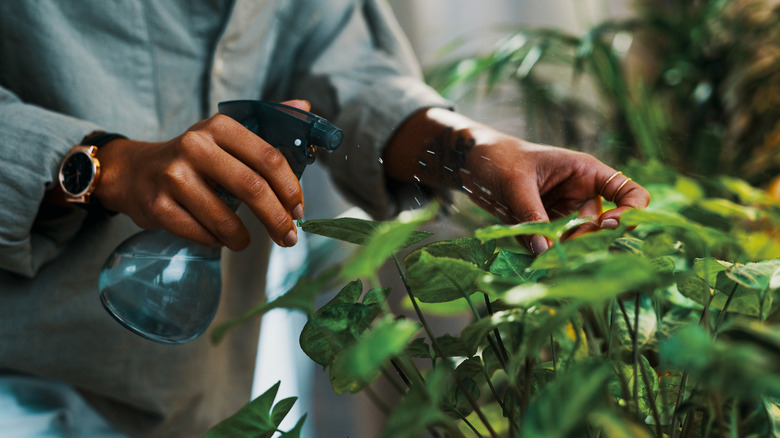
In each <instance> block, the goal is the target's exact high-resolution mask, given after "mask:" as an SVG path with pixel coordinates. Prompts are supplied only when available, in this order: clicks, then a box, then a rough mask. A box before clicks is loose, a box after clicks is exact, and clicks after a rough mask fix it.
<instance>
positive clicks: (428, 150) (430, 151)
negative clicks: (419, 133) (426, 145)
mask: <svg viewBox="0 0 780 438" xmlns="http://www.w3.org/2000/svg"><path fill="white" fill-rule="evenodd" d="M425 152H428V153H429V154H431V155H436V152H434V151H432V150H430V149H426V150H425Z"/></svg>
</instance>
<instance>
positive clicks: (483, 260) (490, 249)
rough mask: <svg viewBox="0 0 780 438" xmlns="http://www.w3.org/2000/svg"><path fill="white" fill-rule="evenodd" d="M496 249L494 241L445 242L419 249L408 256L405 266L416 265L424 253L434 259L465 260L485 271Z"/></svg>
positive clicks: (464, 239) (465, 240)
mask: <svg viewBox="0 0 780 438" xmlns="http://www.w3.org/2000/svg"><path fill="white" fill-rule="evenodd" d="M495 249H496V242H495V241H492V240H489V241H487V242H485V243H482V242H481V241H480V240H479V239H475V238H463V239H455V240H443V241H440V242H434V243H430V244H428V245H425V246H422V247H420V248H417V249H416V250H414V251H413V252H411V253H410V254H409V255H408V256H406V258H405V259H404V264H405V265H407V266H408V265H412V264H414V263H415V262H416V261H417V259H418V258H419V257H420V255H421V253H422V252H423V251H424V252H426V253H428V254H429V255H432V256H434V257H447V258H450V259H458V260H463V261H466V262H470V263H472V264H474V266H476V267H478V268H480V269H485V268H486V266H487V264H488V262H490V261H491V260H492V259H493V253H494V251H495Z"/></svg>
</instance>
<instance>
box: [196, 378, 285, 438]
mask: <svg viewBox="0 0 780 438" xmlns="http://www.w3.org/2000/svg"><path fill="white" fill-rule="evenodd" d="M279 385H280V382H276V384H274V385H273V386H272V387H271V388H270V389H268V390H267V391H266V392H264V393H263V394H262V395H260V396H259V397H257V398H256V399H254V400H252V401H251V402H250V403H249V404H247V405H246V406H244V407H243V408H241V409H240V410H239V411H238V412H236V413H235V414H233V415H232V416H231V417H229V418H227V419H226V420H224V421H222V422H221V423H219V424H217V425H216V426H214V427H213V428H212V429H211V430H209V431H208V433H206V435H205V437H204V438H233V437H237V436H257V437H266V436H267V437H270V436H271V435H272V434H273V433H274V432H276V430H277V428H278V427H279V425H280V424H281V422H282V420H283V419H284V417H285V416H286V415H287V413H288V412H289V411H290V408H292V405H293V404H294V403H295V400H296V397H290V398H286V399H284V400H281V401H280V402H279V403H277V404H276V405H275V406H274V404H273V403H274V399H275V398H276V393H277V392H278V391H279Z"/></svg>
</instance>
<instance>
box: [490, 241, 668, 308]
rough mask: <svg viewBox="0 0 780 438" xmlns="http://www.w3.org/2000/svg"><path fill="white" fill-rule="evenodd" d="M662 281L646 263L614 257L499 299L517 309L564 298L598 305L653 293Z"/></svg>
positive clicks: (517, 289) (520, 287)
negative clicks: (636, 293)
mask: <svg viewBox="0 0 780 438" xmlns="http://www.w3.org/2000/svg"><path fill="white" fill-rule="evenodd" d="M485 280H487V279H483V281H485ZM663 281H664V279H663V278H662V277H661V276H659V275H658V272H657V271H655V269H653V266H652V264H651V262H650V261H648V260H647V259H645V258H642V257H637V256H634V255H632V254H622V255H611V256H609V257H606V258H604V259H602V260H598V261H596V262H594V263H590V264H587V265H583V266H582V267H580V268H579V269H578V270H577V271H575V272H572V273H567V274H566V275H561V276H560V278H556V279H555V281H554V282H551V283H535V284H521V285H518V286H515V287H513V288H511V289H509V290H506V291H505V292H504V293H503V294H499V297H500V298H501V299H502V300H503V301H505V302H506V303H508V304H513V305H518V306H529V305H531V304H533V303H537V302H539V301H542V300H551V299H561V298H571V299H577V300H581V301H583V302H590V303H597V302H602V301H604V300H607V299H609V298H612V297H614V296H617V295H619V294H621V293H624V292H631V291H635V290H647V289H648V288H649V289H650V290H653V289H654V288H655V287H656V286H658V285H659V284H662V283H661V282H663ZM486 288H489V285H487V286H486Z"/></svg>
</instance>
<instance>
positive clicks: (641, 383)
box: [610, 355, 658, 418]
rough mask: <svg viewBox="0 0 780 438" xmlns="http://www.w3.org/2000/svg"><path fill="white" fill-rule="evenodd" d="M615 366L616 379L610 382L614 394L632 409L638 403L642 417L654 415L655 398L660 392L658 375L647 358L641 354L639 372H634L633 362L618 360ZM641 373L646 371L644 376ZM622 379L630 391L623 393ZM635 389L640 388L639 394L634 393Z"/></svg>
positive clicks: (637, 367) (637, 369) (637, 368)
mask: <svg viewBox="0 0 780 438" xmlns="http://www.w3.org/2000/svg"><path fill="white" fill-rule="evenodd" d="M614 368H615V372H616V373H617V375H616V376H615V377H616V379H615V380H613V381H612V382H610V392H611V393H612V395H614V396H615V397H617V398H620V399H622V400H623V401H624V402H625V404H626V406H628V407H630V408H632V410H633V408H634V406H635V404H638V405H639V416H640V417H641V418H646V417H649V416H650V415H652V403H653V399H654V398H655V396H656V393H657V392H658V375H657V374H656V372H655V370H654V369H653V367H652V366H651V365H650V362H649V361H648V360H647V358H646V357H645V356H643V355H640V356H639V363H638V365H637V366H636V371H637V374H634V368H635V367H634V365H633V364H628V363H623V362H617V363H615V364H614ZM640 373H644V377H643V376H642V374H640ZM617 379H620V380H617ZM645 380H647V383H649V384H650V387H648V386H647V385H646V384H645ZM621 381H622V382H623V383H624V384H625V389H626V390H627V391H628V393H627V394H624V393H623V385H621V383H620V382H621ZM635 387H636V388H635ZM635 390H638V395H637V394H635V393H634V391H635ZM621 404H622V403H621Z"/></svg>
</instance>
